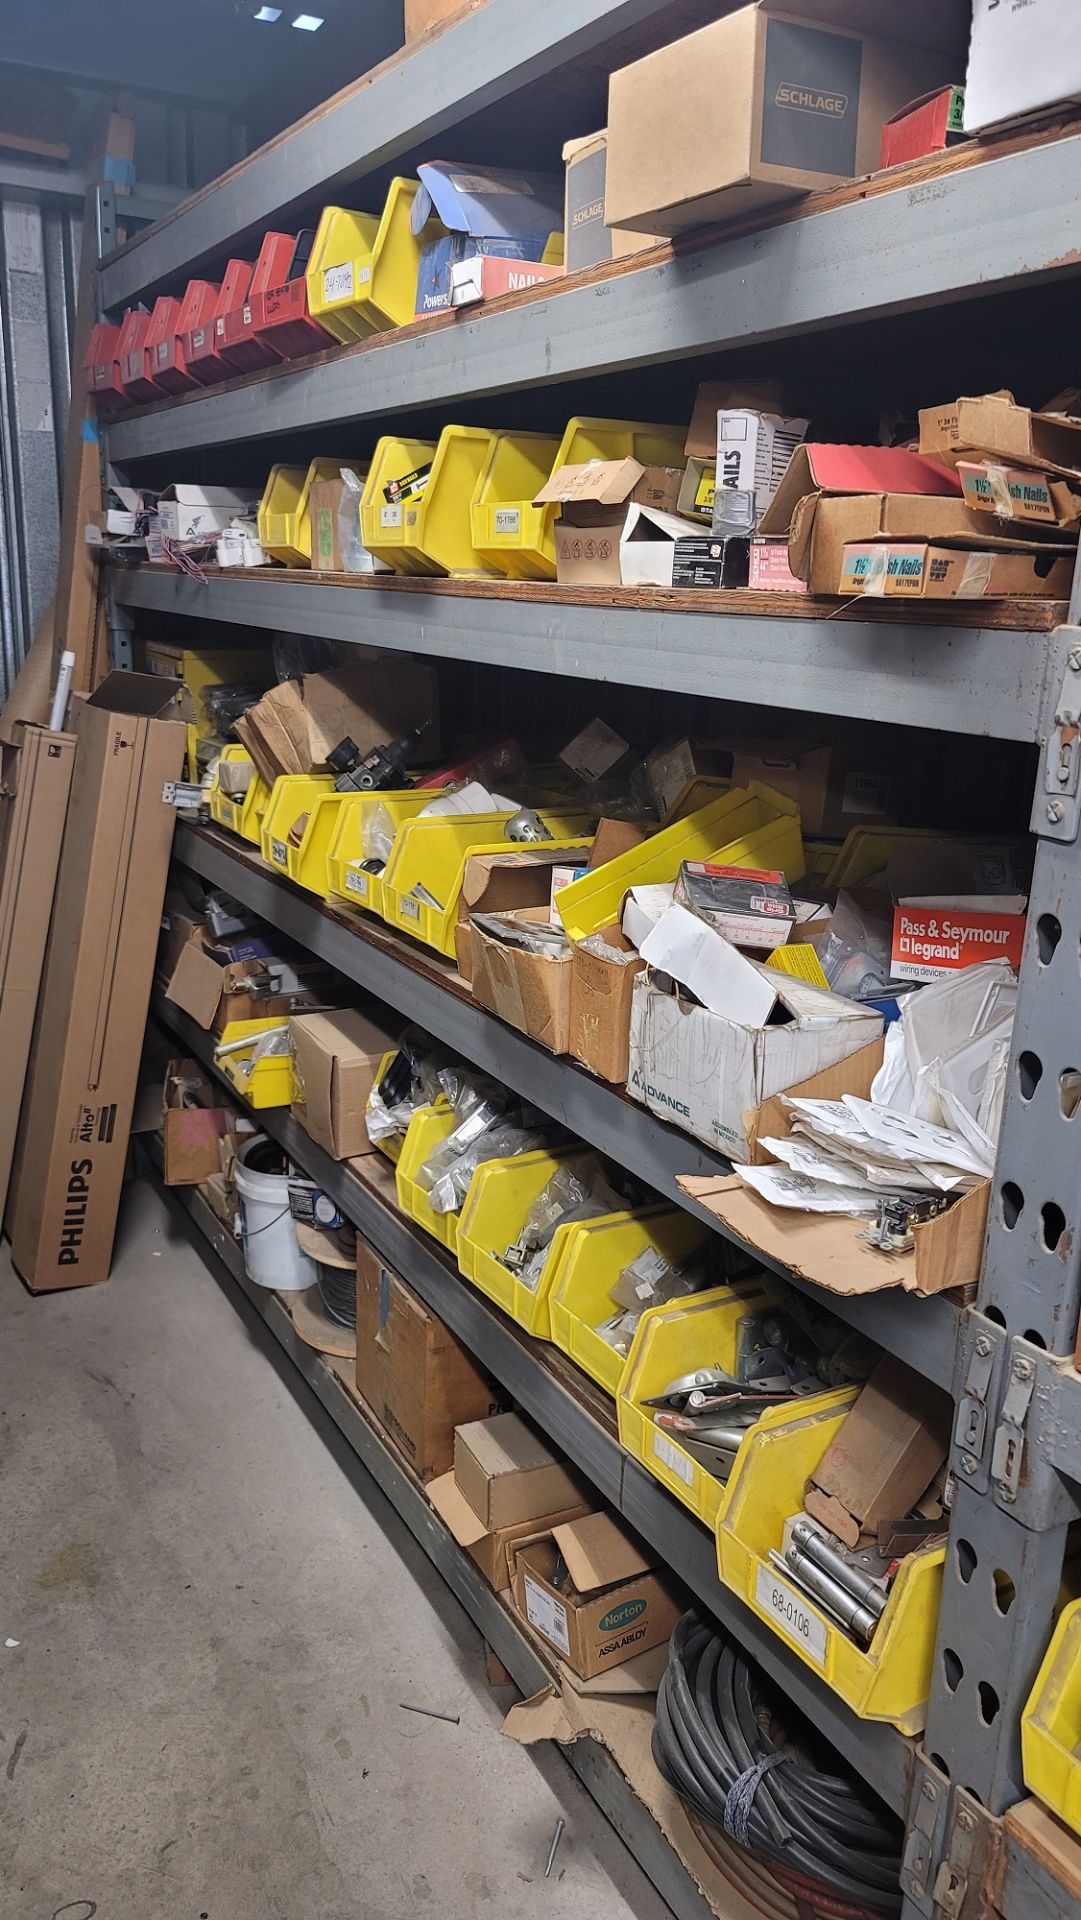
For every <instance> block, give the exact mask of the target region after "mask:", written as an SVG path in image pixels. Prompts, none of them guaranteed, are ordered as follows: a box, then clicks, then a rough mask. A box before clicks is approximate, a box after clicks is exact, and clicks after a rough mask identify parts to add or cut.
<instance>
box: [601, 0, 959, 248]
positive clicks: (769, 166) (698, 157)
mask: <svg viewBox="0 0 1081 1920" xmlns="http://www.w3.org/2000/svg"><path fill="white" fill-rule="evenodd" d="M816 13H818V14H819V15H820V13H821V8H820V7H816V6H812V5H807V6H802V7H801V6H800V5H799V3H798V0H793V4H790V5H789V6H788V7H787V8H786V9H784V10H782V9H780V8H777V7H774V6H773V5H769V4H765V0H762V3H761V4H759V5H755V6H744V7H741V8H739V9H738V11H736V12H734V13H729V14H728V15H727V17H726V18H724V19H721V20H716V21H714V22H713V24H712V25H710V26H706V27H702V28H701V29H700V30H699V31H698V32H697V33H691V34H688V35H687V36H686V38H685V39H682V40H676V41H673V42H671V43H670V44H669V45H668V46H665V47H661V48H660V49H659V50H658V51H657V52H656V53H650V54H647V55H646V57H645V58H644V59H642V60H637V61H635V63H634V64H633V65H632V66H628V67H623V68H622V69H620V70H619V71H618V72H616V73H613V75H612V79H611V83H610V87H609V94H608V174H607V183H606V210H607V218H608V219H609V220H610V221H611V222H612V224H613V225H614V226H620V227H633V228H637V229H638V230H639V231H640V232H641V231H643V230H644V231H648V232H651V233H664V234H677V233H683V232H686V231H687V230H688V229H689V228H691V227H700V226H703V225H705V224H706V223H707V222H709V221H718V220H728V219H733V218H738V217H739V216H740V215H743V214H750V213H757V212H759V211H760V210H761V209H762V208H763V207H768V206H773V205H777V204H778V203H780V202H783V201H785V200H792V199H796V198H798V197H799V195H801V194H803V193H807V192H811V191H813V190H814V189H816V188H820V187H832V186H836V185H837V184H838V182H840V181H842V180H849V179H851V178H853V176H854V175H856V174H861V173H872V172H873V171H874V170H875V168H876V167H877V165H878V157H879V146H880V140H881V132H882V123H883V121H884V120H886V119H887V118H888V117H889V115H890V114H891V113H895V112H896V111H897V109H898V107H902V106H904V104H905V102H906V101H907V100H912V99H913V98H914V97H915V96H916V95H917V94H920V93H923V92H925V91H926V90H927V89H928V88H929V87H933V86H944V85H945V84H946V83H947V82H948V81H949V80H950V79H951V78H952V74H951V71H950V67H951V65H952V61H951V59H950V58H949V57H948V56H946V55H944V54H943V53H941V52H939V51H937V50H933V49H929V48H925V47H916V46H909V45H906V44H904V43H903V42H902V41H900V40H885V39H878V38H876V37H874V36H873V35H872V34H860V33H852V32H848V31H846V30H845V29H844V28H842V27H833V26H826V25H824V24H822V23H821V20H820V19H818V20H816V19H815V14H816ZM801 14H802V16H803V17H802V18H801V17H799V16H800V15H801Z"/></svg>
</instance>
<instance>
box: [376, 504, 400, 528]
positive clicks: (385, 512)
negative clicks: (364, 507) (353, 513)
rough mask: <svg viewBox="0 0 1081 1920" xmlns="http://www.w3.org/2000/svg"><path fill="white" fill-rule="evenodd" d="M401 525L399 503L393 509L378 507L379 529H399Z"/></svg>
mask: <svg viewBox="0 0 1081 1920" xmlns="http://www.w3.org/2000/svg"><path fill="white" fill-rule="evenodd" d="M401 524H402V509H401V502H399V503H398V505H397V506H395V507H380V509H379V525H380V526H381V527H400V526H401Z"/></svg>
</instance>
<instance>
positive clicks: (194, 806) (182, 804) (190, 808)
mask: <svg viewBox="0 0 1081 1920" xmlns="http://www.w3.org/2000/svg"><path fill="white" fill-rule="evenodd" d="M161 797H162V802H163V804H164V805H165V806H167V807H175V808H176V809H177V812H178V813H195V812H197V811H198V809H199V808H200V807H201V806H202V804H203V802H204V801H205V799H206V794H205V793H204V791H203V789H202V787H200V786H196V785H195V783H194V782H193V781H191V780H167V781H166V782H165V785H164V786H163V787H162V790H161Z"/></svg>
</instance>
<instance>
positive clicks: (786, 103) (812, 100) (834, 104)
mask: <svg viewBox="0 0 1081 1920" xmlns="http://www.w3.org/2000/svg"><path fill="white" fill-rule="evenodd" d="M774 104H775V106H778V107H791V108H792V109H793V111H794V112H796V113H821V114H824V115H825V117H826V119H827V120H843V119H844V117H845V114H846V113H847V112H848V95H847V93H831V92H829V91H828V89H826V88H823V87H797V86H796V85H795V84H794V83H793V82H792V81H790V80H782V81H781V84H780V86H779V87H778V88H777V94H776V99H775V101H774Z"/></svg>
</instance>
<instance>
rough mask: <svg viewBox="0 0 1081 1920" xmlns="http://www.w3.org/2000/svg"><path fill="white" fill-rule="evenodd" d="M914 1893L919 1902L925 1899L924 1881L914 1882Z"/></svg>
mask: <svg viewBox="0 0 1081 1920" xmlns="http://www.w3.org/2000/svg"><path fill="white" fill-rule="evenodd" d="M912 1893H913V1896H914V1898H915V1899H917V1900H922V1899H923V1881H922V1880H913V1882H912Z"/></svg>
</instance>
